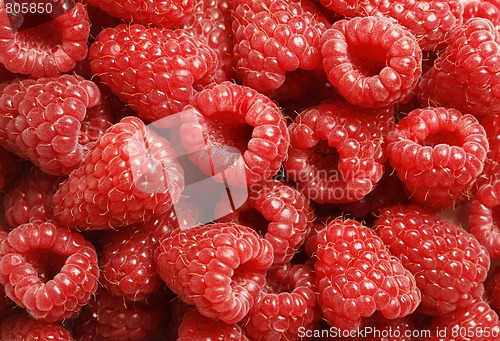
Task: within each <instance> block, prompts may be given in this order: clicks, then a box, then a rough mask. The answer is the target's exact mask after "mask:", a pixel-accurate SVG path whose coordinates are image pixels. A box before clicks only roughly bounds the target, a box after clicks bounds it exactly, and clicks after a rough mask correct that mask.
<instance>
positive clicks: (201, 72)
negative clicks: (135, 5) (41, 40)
mask: <svg viewBox="0 0 500 341" xmlns="http://www.w3.org/2000/svg"><path fill="white" fill-rule="evenodd" d="M90 58H91V60H92V61H91V64H90V66H91V68H92V71H93V72H94V74H96V75H97V76H99V78H100V79H101V81H102V82H103V83H104V84H106V85H107V86H108V87H109V88H110V89H111V91H113V92H114V93H115V94H117V95H118V96H119V97H120V99H121V100H123V101H124V102H126V103H128V104H129V105H130V107H131V108H132V109H134V110H136V111H137V112H138V114H139V116H140V117H141V118H142V119H144V120H147V121H155V120H158V119H160V118H162V117H165V116H168V115H170V114H174V113H177V112H178V111H180V110H182V108H183V107H184V106H185V105H186V104H188V102H189V100H190V99H191V97H192V96H193V94H194V91H195V89H199V88H200V87H202V86H204V85H205V84H207V83H209V82H210V81H211V75H212V74H213V72H214V71H215V69H216V67H217V57H216V55H215V53H214V52H213V50H212V49H211V48H209V47H208V46H207V45H206V44H205V43H203V42H201V41H200V40H199V39H197V38H195V37H193V36H191V35H190V34H189V33H188V32H187V31H185V30H179V29H178V30H175V31H172V30H168V29H164V30H160V29H157V28H146V27H144V26H141V25H132V26H129V25H126V24H122V25H119V26H117V27H115V28H108V29H105V30H103V31H101V33H100V34H99V35H98V36H97V38H96V41H95V43H94V44H92V46H91V48H90Z"/></svg>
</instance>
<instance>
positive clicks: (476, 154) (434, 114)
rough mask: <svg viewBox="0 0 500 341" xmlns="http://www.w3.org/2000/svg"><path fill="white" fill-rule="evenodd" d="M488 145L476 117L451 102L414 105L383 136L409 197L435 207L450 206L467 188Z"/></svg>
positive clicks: (393, 165)
mask: <svg viewBox="0 0 500 341" xmlns="http://www.w3.org/2000/svg"><path fill="white" fill-rule="evenodd" d="M488 148H489V145H488V140H487V136H486V132H485V130H484V128H483V127H482V126H481V125H480V124H479V122H478V121H477V119H476V118H475V117H474V116H472V115H468V114H466V115H462V114H461V113H460V112H459V111H458V110H456V109H452V108H425V109H415V110H413V111H412V112H410V113H409V114H408V115H407V116H406V117H404V118H403V119H402V120H400V121H399V122H398V123H397V124H396V126H395V127H394V129H393V130H392V131H391V132H390V133H389V135H388V136H387V156H388V157H389V160H390V163H391V166H392V167H393V168H394V170H395V171H396V174H397V175H398V177H399V178H400V179H401V180H402V181H403V182H404V183H405V186H406V189H407V191H408V193H409V195H410V199H411V200H413V201H414V202H416V203H419V204H421V205H423V206H425V207H426V208H429V209H433V210H442V209H445V208H449V207H451V206H452V205H453V204H454V203H455V202H456V201H457V199H458V198H459V197H460V196H461V195H463V194H464V193H466V192H467V191H468V190H469V188H470V187H471V186H472V184H473V183H474V181H476V178H477V177H478V176H479V174H480V173H481V172H482V170H483V168H484V161H485V159H486V153H487V151H488Z"/></svg>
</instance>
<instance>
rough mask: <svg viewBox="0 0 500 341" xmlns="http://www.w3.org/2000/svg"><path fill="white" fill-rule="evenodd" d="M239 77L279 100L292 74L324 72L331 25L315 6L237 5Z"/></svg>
mask: <svg viewBox="0 0 500 341" xmlns="http://www.w3.org/2000/svg"><path fill="white" fill-rule="evenodd" d="M232 6H233V24H232V28H233V35H234V42H235V45H234V58H235V62H236V71H237V72H238V75H239V76H240V78H241V80H242V82H243V84H244V85H247V86H249V87H251V88H253V89H255V90H257V91H259V92H264V93H266V94H267V95H269V96H271V97H273V95H274V94H275V91H276V90H277V89H278V88H279V87H280V86H281V85H282V84H283V83H284V82H285V79H286V77H287V73H292V72H294V71H296V70H298V69H302V70H319V69H321V53H320V49H321V45H320V37H321V35H322V34H323V32H324V31H325V30H326V28H327V26H328V25H329V23H328V21H327V20H326V18H324V17H323V15H322V14H320V13H319V12H318V10H317V8H316V7H315V6H314V4H313V3H311V2H310V1H309V0H302V1H298V0H291V1H284V0H261V1H251V0H234V1H233V2H232Z"/></svg>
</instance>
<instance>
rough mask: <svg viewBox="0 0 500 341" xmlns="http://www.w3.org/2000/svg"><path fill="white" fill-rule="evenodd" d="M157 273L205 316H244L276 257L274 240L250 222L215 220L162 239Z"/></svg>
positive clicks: (233, 318)
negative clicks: (219, 221)
mask: <svg viewBox="0 0 500 341" xmlns="http://www.w3.org/2000/svg"><path fill="white" fill-rule="evenodd" d="M155 261H156V264H157V266H158V273H159V274H160V276H161V277H162V279H163V280H164V281H165V283H167V285H168V286H169V288H170V289H171V290H172V291H173V292H174V293H176V294H177V295H179V297H180V298H181V299H182V300H183V301H185V302H186V303H189V304H194V305H195V306H196V307H197V308H198V311H199V312H200V313H201V314H203V315H204V316H207V317H210V318H213V319H218V320H221V321H223V322H225V323H229V324H232V323H237V322H239V321H241V320H242V319H243V318H244V317H245V316H246V315H247V314H248V312H249V311H250V309H251V308H252V306H253V305H254V304H255V302H256V300H257V298H258V296H259V294H260V292H261V290H262V288H263V287H264V285H265V282H266V277H265V276H266V273H267V270H268V268H269V267H270V266H271V265H272V263H273V249H272V246H271V244H270V243H269V242H268V241H267V240H265V239H264V238H262V237H260V236H259V235H258V234H257V232H255V231H254V230H252V229H251V228H249V227H246V226H242V225H238V224H231V223H216V224H212V225H204V226H199V227H195V228H192V229H188V230H176V231H174V232H172V233H171V234H167V235H165V236H163V237H162V238H161V239H160V246H159V247H158V249H156V252H155Z"/></svg>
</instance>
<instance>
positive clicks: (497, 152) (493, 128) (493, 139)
mask: <svg viewBox="0 0 500 341" xmlns="http://www.w3.org/2000/svg"><path fill="white" fill-rule="evenodd" d="M479 123H481V125H482V126H483V127H484V130H485V131H486V135H487V136H488V143H489V145H490V150H489V151H488V158H489V159H493V160H494V161H496V162H500V114H489V115H486V116H482V117H480V118H479Z"/></svg>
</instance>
